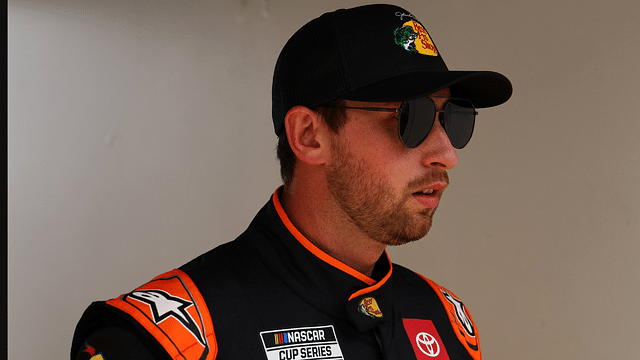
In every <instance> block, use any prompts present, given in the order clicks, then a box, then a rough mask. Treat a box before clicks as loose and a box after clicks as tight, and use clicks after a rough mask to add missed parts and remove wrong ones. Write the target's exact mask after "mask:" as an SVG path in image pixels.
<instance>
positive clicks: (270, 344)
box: [260, 325, 344, 360]
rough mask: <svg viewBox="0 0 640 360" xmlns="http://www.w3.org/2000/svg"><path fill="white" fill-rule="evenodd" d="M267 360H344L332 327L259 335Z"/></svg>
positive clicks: (298, 329)
mask: <svg viewBox="0 0 640 360" xmlns="http://www.w3.org/2000/svg"><path fill="white" fill-rule="evenodd" d="M260 339H261V340H262V345H263V347H264V351H265V353H266V354H267V360H283V359H286V360H298V359H305V360H308V359H312V360H320V359H336V360H339V359H344V357H343V356H342V350H341V349H340V344H338V339H337V338H336V332H335V331H334V329H333V325H326V326H314V327H303V328H295V329H282V330H270V331H263V332H261V333H260Z"/></svg>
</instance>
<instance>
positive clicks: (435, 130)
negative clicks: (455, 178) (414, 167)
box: [418, 119, 458, 170]
mask: <svg viewBox="0 0 640 360" xmlns="http://www.w3.org/2000/svg"><path fill="white" fill-rule="evenodd" d="M418 149H419V150H420V151H422V152H423V157H422V164H423V166H437V167H441V168H443V169H445V170H448V169H452V168H453V167H455V166H456V165H457V164H458V154H457V153H456V149H455V148H454V147H453V145H451V141H450V140H449V137H448V136H447V133H446V132H445V130H444V127H442V124H440V121H438V119H436V120H435V121H434V122H433V127H432V128H431V132H430V133H429V135H428V136H427V138H426V139H424V142H423V143H422V144H420V146H418Z"/></svg>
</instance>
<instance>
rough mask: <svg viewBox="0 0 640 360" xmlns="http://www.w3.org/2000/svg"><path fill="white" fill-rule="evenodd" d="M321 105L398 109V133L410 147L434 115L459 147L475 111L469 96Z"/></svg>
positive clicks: (468, 137)
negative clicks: (391, 104) (388, 104)
mask: <svg viewBox="0 0 640 360" xmlns="http://www.w3.org/2000/svg"><path fill="white" fill-rule="evenodd" d="M433 99H448V100H449V101H448V102H447V103H446V105H445V106H444V109H442V110H437V109H436V104H435V103H434V102H433ZM324 107H334V108H343V109H355V110H367V111H385V112H396V113H398V136H399V137H400V140H401V141H402V143H403V144H404V146H406V147H408V148H410V149H413V148H415V147H417V146H418V145H420V144H422V142H423V141H424V139H426V138H427V136H428V135H429V133H430V132H431V128H432V127H433V122H434V121H435V119H436V116H438V121H440V124H442V127H443V128H444V131H445V132H446V133H447V137H449V141H451V145H453V147H454V148H456V149H462V148H463V147H465V145H467V143H468V142H469V140H471V135H472V134H473V126H474V124H475V122H476V115H478V112H477V111H476V108H475V107H474V106H473V103H472V102H471V101H469V100H466V99H459V98H450V97H435V96H432V97H421V98H417V99H413V100H408V101H404V102H403V103H402V104H401V105H400V107H399V108H397V109H390V108H376V107H353V106H339V105H328V106H324Z"/></svg>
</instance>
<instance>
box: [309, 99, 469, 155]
mask: <svg viewBox="0 0 640 360" xmlns="http://www.w3.org/2000/svg"><path fill="white" fill-rule="evenodd" d="M426 98H428V99H429V100H431V102H432V103H433V106H434V108H435V102H433V99H448V100H449V101H447V102H446V103H445V105H444V109H441V110H438V109H435V110H434V111H435V113H434V118H433V119H432V122H431V127H430V129H429V133H430V132H431V129H433V123H434V122H435V119H436V118H437V119H438V121H439V122H440V125H442V128H443V129H444V131H445V132H447V128H446V126H445V119H444V114H442V113H444V112H445V111H446V108H447V106H448V105H449V104H450V103H451V101H453V100H462V101H467V102H468V103H469V104H470V105H471V108H472V109H473V117H474V119H473V123H474V125H475V117H476V115H478V111H477V109H476V107H475V105H473V102H471V100H469V99H464V98H456V97H439V96H427V97H426ZM414 100H415V99H414ZM411 101H413V100H407V101H403V102H402V103H401V104H400V107H399V108H397V109H394V108H378V107H358V106H341V105H320V107H329V108H340V109H353V110H366V111H379V112H395V113H399V114H402V108H403V107H404V104H405V103H407V102H411ZM429 133H427V134H426V136H425V137H424V138H423V139H422V140H421V141H420V142H419V143H417V144H416V145H415V146H409V145H407V144H406V143H405V142H404V140H403V139H402V134H401V133H400V122H399V121H398V137H399V138H400V141H401V142H402V144H403V145H404V146H406V147H408V148H409V149H414V148H416V147H418V146H420V144H422V143H423V142H424V140H425V139H426V138H427V136H429ZM471 134H473V127H472V129H471ZM447 137H449V133H447ZM469 140H471V136H469V139H468V140H467V142H466V143H465V144H464V145H462V146H460V147H456V146H454V147H455V148H456V149H462V148H463V147H465V146H466V145H467V143H468V142H469ZM449 141H451V139H449Z"/></svg>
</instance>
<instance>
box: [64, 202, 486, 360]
mask: <svg viewBox="0 0 640 360" xmlns="http://www.w3.org/2000/svg"><path fill="white" fill-rule="evenodd" d="M71 358H72V359H77V360H80V359H93V360H98V359H103V360H115V359H185V360H187V359H189V360H190V359H202V360H205V359H207V360H211V359H222V360H227V359H251V360H255V359H268V360H271V359H278V360H282V359H289V360H297V359H347V360H356V359H367V360H371V359H386V360H391V359H397V360H406V359H417V360H421V359H428V360H434V359H435V360H443V359H450V360H454V359H455V360H458V359H467V360H468V359H472V360H480V359H481V353H480V346H479V343H478V333H477V329H476V326H475V324H474V322H473V320H472V318H471V316H470V315H469V313H468V311H467V309H466V308H465V306H464V305H463V304H462V302H461V301H460V300H459V299H458V298H457V297H456V296H455V295H454V294H453V293H451V292H450V291H448V290H447V289H445V288H443V287H441V286H439V285H438V284H436V283H434V282H433V281H431V280H429V279H426V278H424V277H422V276H420V275H418V274H416V273H414V272H412V271H410V270H408V269H406V268H404V267H401V266H399V265H396V264H392V263H391V262H390V260H389V258H388V255H387V253H386V252H385V253H384V254H383V255H382V256H381V257H380V259H379V260H378V262H377V263H376V266H375V269H374V274H373V276H372V277H371V278H370V277H368V276H365V275H363V274H361V273H359V272H357V271H355V270H353V269H352V268H350V267H348V266H346V265H345V264H343V263H341V262H339V261H337V260H336V259H334V258H332V257H330V256H329V255H327V254H326V253H324V252H323V251H321V250H320V249H319V248H317V247H316V246H314V245H313V244H312V243H311V242H310V241H309V240H308V239H306V238H305V237H304V236H303V235H302V234H301V233H300V232H299V231H298V230H297V229H296V228H295V227H294V226H293V224H292V223H291V221H290V220H289V218H288V217H287V215H286V214H285V212H284V210H283V208H282V206H281V205H280V201H279V199H278V191H276V192H275V193H274V195H273V197H272V199H271V200H270V201H269V202H268V203H267V204H266V205H265V206H264V207H263V208H262V209H261V210H260V211H259V213H258V214H257V215H256V217H255V218H254V220H253V221H252V222H251V224H250V225H249V227H248V228H247V230H246V231H245V232H244V233H243V234H242V235H240V236H239V237H238V238H237V239H236V240H234V241H232V242H229V243H227V244H223V245H221V246H218V247H216V248H214V249H213V250H211V251H209V252H207V253H205V254H203V255H201V256H199V257H197V258H195V259H194V260H192V261H190V262H189V263H187V264H186V265H184V266H182V267H180V268H178V269H175V270H173V271H170V272H167V273H165V274H162V275H160V276H158V277H156V278H154V279H153V280H151V281H150V282H148V283H146V284H144V285H142V286H140V287H138V288H137V289H135V290H133V291H131V292H129V293H126V294H123V295H121V296H119V297H117V298H115V299H111V300H109V301H106V302H95V303H93V304H91V306H89V307H88V308H87V310H86V311H85V313H84V314H83V316H82V318H81V319H80V322H79V323H78V325H77V327H76V331H75V334H74V338H73V343H72V349H71Z"/></svg>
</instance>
